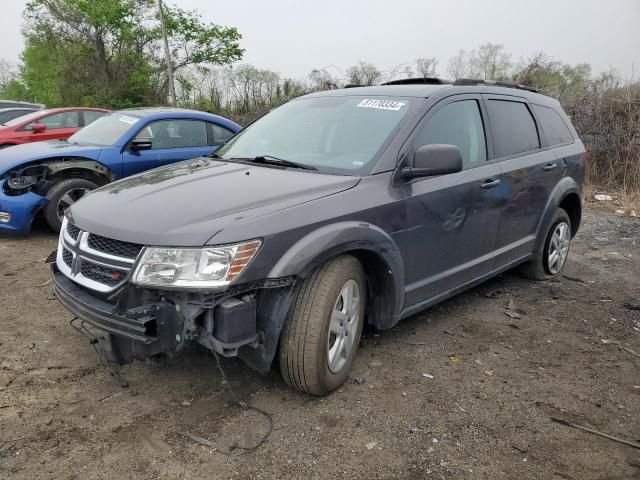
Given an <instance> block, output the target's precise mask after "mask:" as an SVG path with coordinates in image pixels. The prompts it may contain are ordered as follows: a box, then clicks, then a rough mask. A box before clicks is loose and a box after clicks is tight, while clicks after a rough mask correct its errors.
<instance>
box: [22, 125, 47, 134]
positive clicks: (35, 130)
mask: <svg viewBox="0 0 640 480" xmlns="http://www.w3.org/2000/svg"><path fill="white" fill-rule="evenodd" d="M24 129H25V131H27V132H33V133H42V132H44V131H45V130H46V129H47V126H46V125H43V124H41V123H32V124H29V125H27V126H25V127H24Z"/></svg>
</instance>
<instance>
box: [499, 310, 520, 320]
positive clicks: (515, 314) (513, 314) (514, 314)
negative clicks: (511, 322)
mask: <svg viewBox="0 0 640 480" xmlns="http://www.w3.org/2000/svg"><path fill="white" fill-rule="evenodd" d="M502 313H504V314H505V315H506V316H507V317H509V318H515V319H520V318H522V315H520V314H519V313H518V312H512V311H511V310H507V311H505V312H502Z"/></svg>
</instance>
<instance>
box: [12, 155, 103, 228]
mask: <svg viewBox="0 0 640 480" xmlns="http://www.w3.org/2000/svg"><path fill="white" fill-rule="evenodd" d="M74 175H75V176H89V177H88V178H92V179H95V181H96V183H98V184H104V183H107V182H109V181H111V180H112V179H113V178H112V174H111V172H110V171H109V169H108V168H106V167H105V166H104V165H102V164H100V163H99V162H96V161H93V160H88V159H84V158H56V159H47V160H43V161H39V162H36V163H31V164H25V165H20V166H18V167H14V168H12V169H10V170H8V171H7V172H5V173H4V174H2V175H0V232H5V233H12V234H17V235H26V234H28V233H29V230H30V229H31V223H32V222H33V218H34V217H35V215H36V213H38V211H39V210H40V209H41V208H43V207H44V206H45V205H47V203H48V199H47V197H46V195H47V192H48V191H49V189H50V188H51V187H52V186H53V185H54V183H55V182H56V181H58V180H60V179H62V178H67V176H74Z"/></svg>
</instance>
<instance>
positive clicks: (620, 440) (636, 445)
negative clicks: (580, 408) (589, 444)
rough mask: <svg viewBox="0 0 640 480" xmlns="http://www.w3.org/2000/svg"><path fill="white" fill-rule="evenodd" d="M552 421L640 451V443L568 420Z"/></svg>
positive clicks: (556, 419) (555, 419)
mask: <svg viewBox="0 0 640 480" xmlns="http://www.w3.org/2000/svg"><path fill="white" fill-rule="evenodd" d="M551 420H552V421H554V422H556V423H559V424H561V425H565V426H567V427H572V428H577V429H578V430H584V431H585V432H589V433H592V434H593V435H598V436H599V437H603V438H607V439H609V440H613V441H614V442H618V443H622V444H623V445H628V446H630V447H633V448H637V449H640V443H636V442H632V441H630V440H625V439H624V438H619V437H614V436H613V435H609V434H607V433H602V432H599V431H598V430H594V429H592V428H588V427H583V426H582V425H578V424H577V423H572V422H569V421H567V420H563V419H561V418H554V417H551Z"/></svg>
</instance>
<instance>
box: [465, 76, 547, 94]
mask: <svg viewBox="0 0 640 480" xmlns="http://www.w3.org/2000/svg"><path fill="white" fill-rule="evenodd" d="M453 85H458V86H459V85H488V86H493V87H506V88H517V89H519V90H527V91H528V92H533V93H540V90H538V89H537V88H534V87H528V86H526V85H520V84H519V83H513V82H503V81H502V80H482V79H476V78H458V79H457V80H455V81H454V82H453Z"/></svg>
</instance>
